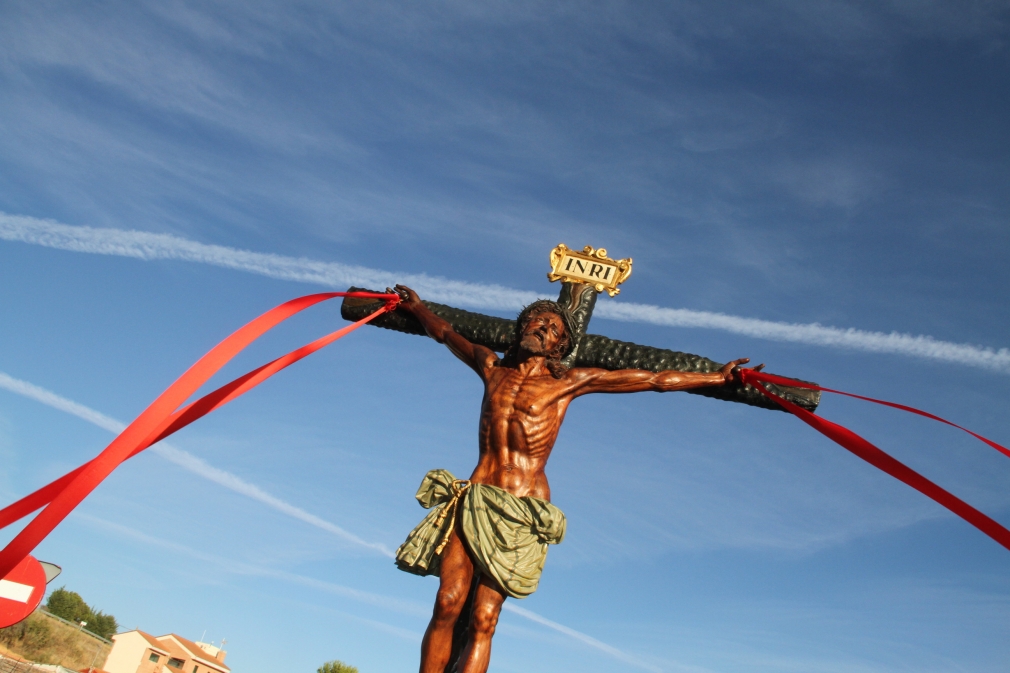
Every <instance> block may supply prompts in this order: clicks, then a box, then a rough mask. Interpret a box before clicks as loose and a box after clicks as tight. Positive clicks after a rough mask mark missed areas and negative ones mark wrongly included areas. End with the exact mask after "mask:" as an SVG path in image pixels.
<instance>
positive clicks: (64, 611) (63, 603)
mask: <svg viewBox="0 0 1010 673" xmlns="http://www.w3.org/2000/svg"><path fill="white" fill-rule="evenodd" d="M46 609H47V610H49V612H51V613H52V614H54V615H56V616H57V617H63V618H64V619H66V620H67V621H68V622H75V623H79V622H88V623H89V624H90V623H91V622H90V621H89V620H88V617H91V614H92V613H91V608H90V607H88V604H87V603H85V602H84V599H83V598H81V595H80V594H79V593H77V592H76V591H67V588H66V587H65V586H64V587H60V588H59V589H57V590H56V591H54V592H53V593H51V594H49V599H48V600H47V601H46Z"/></svg>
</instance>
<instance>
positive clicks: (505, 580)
mask: <svg viewBox="0 0 1010 673" xmlns="http://www.w3.org/2000/svg"><path fill="white" fill-rule="evenodd" d="M416 497H417V501H418V502H419V503H421V506H422V507H424V508H425V509H430V510H431V511H430V512H428V515H427V516H425V517H424V519H423V520H422V521H421V523H419V524H417V527H416V528H414V530H412V531H410V534H409V535H408V536H407V539H406V541H405V542H404V543H403V544H402V545H400V548H399V549H397V550H396V565H397V567H398V568H399V569H400V570H403V571H405V572H408V573H414V574H415V575H438V574H439V569H440V566H441V554H442V550H443V548H444V547H445V544H446V543H447V542H448V540H449V534H450V533H451V532H452V527H453V521H454V520H455V518H456V517H455V509H456V508H457V507H462V508H463V515H462V517H461V519H462V526H463V530H462V534H461V537H462V538H463V539H464V540H466V544H467V546H468V547H469V548H470V552H471V554H470V557H471V558H472V559H473V560H474V562H475V563H476V565H477V569H478V570H480V572H482V573H484V574H485V575H487V576H488V577H490V578H492V579H493V580H495V581H496V582H497V583H498V585H499V586H500V587H501V588H502V589H503V590H504V591H505V593H507V594H508V595H509V596H512V597H513V598H525V597H526V596H529V595H530V594H531V593H533V592H534V591H536V590H537V583H539V582H540V573H541V572H543V569H544V560H545V559H546V558H547V545H549V544H558V543H559V542H561V541H562V540H563V539H564V537H565V515H564V514H563V513H562V512H561V510H560V509H558V508H557V507H555V506H554V505H552V504H551V503H549V502H548V501H546V500H542V499H540V498H534V497H533V496H526V497H524V498H518V497H516V496H514V495H512V494H511V493H509V492H508V491H506V490H504V489H501V488H498V487H497V486H489V485H488V484H471V483H470V482H468V481H459V480H457V479H456V478H455V477H453V476H452V474H451V473H450V472H449V471H448V470H432V471H431V472H429V473H428V474H426V475H425V476H424V480H423V481H422V482H421V486H420V488H418V489H417V495H416Z"/></svg>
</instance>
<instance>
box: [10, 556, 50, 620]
mask: <svg viewBox="0 0 1010 673" xmlns="http://www.w3.org/2000/svg"><path fill="white" fill-rule="evenodd" d="M45 593H46V571H45V570H43V569H42V564H41V563H39V562H38V561H36V560H35V557H34V556H26V557H24V558H23V559H21V563H19V564H17V565H16V566H14V570H12V571H10V572H9V573H8V574H7V577H4V578H3V579H2V580H0V628H4V627H7V626H11V625H12V624H17V623H18V622H20V621H21V620H22V619H24V618H25V617H27V616H28V615H30V614H31V613H32V612H33V611H34V610H35V608H37V607H38V606H39V603H41V602H42V596H43V595H44V594H45Z"/></svg>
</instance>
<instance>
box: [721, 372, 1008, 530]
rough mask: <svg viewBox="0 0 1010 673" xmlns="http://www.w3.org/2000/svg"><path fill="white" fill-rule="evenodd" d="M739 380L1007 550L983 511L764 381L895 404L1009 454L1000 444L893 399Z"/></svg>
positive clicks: (781, 380)
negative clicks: (781, 395)
mask: <svg viewBox="0 0 1010 673" xmlns="http://www.w3.org/2000/svg"><path fill="white" fill-rule="evenodd" d="M740 374H741V380H742V382H743V383H745V384H750V385H752V386H754V387H755V388H757V389H758V390H760V391H761V392H762V393H764V394H765V395H766V396H767V397H768V398H770V399H772V400H774V401H775V402H778V403H779V404H780V405H781V406H782V407H783V408H784V409H785V410H786V411H789V412H791V413H792V414H793V415H794V416H797V417H798V418H799V419H800V420H801V421H803V422H804V423H806V424H807V425H809V426H810V427H812V428H814V429H815V430H817V431H818V432H820V433H821V434H823V435H824V436H826V437H828V438H829V439H831V440H833V441H834V442H836V443H838V444H840V445H841V446H842V447H843V448H845V449H847V450H849V451H851V452H852V453H854V454H855V455H857V456H859V457H860V458H862V459H863V460H865V461H866V462H868V463H869V464H870V465H873V466H874V467H876V468H878V469H880V470H883V471H884V472H886V473H887V474H889V475H891V476H892V477H894V478H895V479H897V480H899V481H902V482H904V483H906V484H908V485H909V486H911V487H912V488H914V489H915V490H917V491H919V492H920V493H922V494H923V495H925V496H926V497H927V498H930V499H932V500H934V501H935V502H937V503H939V504H940V505H943V506H944V507H946V508H947V509H949V510H950V511H951V512H953V513H954V514H957V515H958V516H959V517H961V518H962V519H964V520H965V521H967V522H968V523H970V524H971V525H973V526H975V527H976V528H978V529H979V530H980V531H982V532H983V533H985V534H986V535H988V536H989V537H991V538H992V539H993V540H995V541H996V542H998V543H999V544H1001V545H1003V546H1004V547H1006V548H1007V549H1010V530H1007V529H1006V528H1004V527H1003V526H1001V525H1000V524H999V523H997V522H996V521H994V520H992V519H991V518H989V517H988V516H986V515H985V514H983V513H982V512H980V511H978V510H977V509H975V508H974V507H972V506H971V505H969V504H968V503H966V502H964V501H963V500H961V499H960V498H958V497H957V496H955V495H954V494H952V493H950V492H949V491H946V490H944V489H943V488H941V487H939V486H938V485H936V484H934V483H933V482H932V481H930V480H929V479H927V478H926V477H924V476H922V475H921V474H919V473H918V472H916V471H915V470H913V469H912V468H910V467H908V466H907V465H905V464H904V463H902V462H900V461H898V460H896V459H895V458H893V457H891V456H890V455H888V454H886V453H884V452H883V451H881V450H880V449H879V448H878V447H876V446H874V445H873V444H871V443H870V442H868V441H867V440H865V439H864V438H862V437H860V436H859V435H857V434H856V433H854V432H852V431H851V430H849V429H848V428H845V427H842V426H841V425H838V424H837V423H832V422H831V421H829V420H826V419H823V418H821V417H820V416H817V415H815V414H813V413H811V412H809V411H807V410H806V409H804V408H803V407H801V406H798V405H796V404H793V403H792V402H790V401H789V400H786V399H784V398H782V397H780V396H778V395H776V394H775V393H773V392H771V391H769V390H768V389H767V388H766V387H765V386H764V385H763V384H764V383H774V384H777V385H782V386H790V387H793V388H808V389H810V390H821V391H824V392H829V393H836V394H838V395H846V396H848V397H855V398H857V399H861V400H866V401H868V402H873V403H875V404H883V405H885V406H888V407H894V408H895V409H901V410H902V411H908V412H910V413H913V414H918V415H920V416H925V417H926V418H932V419H933V420H936V421H939V422H941V423H946V424H947V425H950V426H953V427H955V428H958V429H960V430H964V431H965V432H967V433H968V434H970V435H972V436H974V437H977V438H978V439H980V440H982V441H983V442H985V443H986V444H988V445H989V446H991V447H993V448H995V449H996V450H998V451H1001V452H1002V453H1004V454H1007V455H1010V451H1008V450H1007V449H1006V448H1004V447H1003V446H1000V445H999V444H997V443H996V442H993V441H991V440H988V439H986V438H985V437H983V436H981V435H978V434H976V433H974V432H972V431H971V430H967V429H965V428H962V427H961V426H960V425H956V424H954V423H951V422H950V421H948V420H945V419H943V418H940V417H939V416H934V415H933V414H930V413H928V412H925V411H921V410H919V409H916V408H914V407H906V406H905V405H903V404H895V403H893V402H885V401H883V400H877V399H874V398H872V397H863V396H862V395H853V394H851V393H845V392H841V391H839V390H832V389H830V388H822V387H821V386H818V385H815V384H813V383H806V382H804V381H795V380H793V379H787V378H785V377H782V376H775V375H773V374H765V373H763V372H756V371H754V370H753V369H741V370H740Z"/></svg>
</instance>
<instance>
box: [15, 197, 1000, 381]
mask: <svg viewBox="0 0 1010 673" xmlns="http://www.w3.org/2000/svg"><path fill="white" fill-rule="evenodd" d="M0 239H3V240H7V241H18V242H22V243H28V244H32V245H41V246H45V247H49V248H56V249H59V250H69V251H74V252H84V253H90V254H98V255H115V256H120V257H132V258H134V259H141V260H154V259H177V260H181V261H188V262H199V263H202V264H211V265H213V266H219V267H225V268H229V269H235V270H238V271H246V272H249V273H255V274H259V275H262V276H268V277H270V278H277V279H280V280H291V281H297V282H302V283H312V284H317V285H323V286H325V287H330V288H340V289H343V288H346V287H348V286H350V285H360V286H366V287H372V288H383V287H386V286H388V285H392V284H394V283H405V284H408V285H411V286H413V287H414V288H415V289H416V290H417V291H418V292H419V293H420V294H422V295H423V296H424V297H425V298H428V299H431V300H433V301H438V302H445V303H449V304H453V305H456V306H465V307H469V308H479V309H491V310H517V309H518V308H520V307H521V306H523V305H524V304H527V303H529V302H530V301H532V300H533V299H536V298H537V295H536V293H534V292H527V291H522V290H515V289H512V288H507V287H503V286H501V285H490V284H483V283H468V282H464V281H457V280H450V279H446V278H440V277H436V276H428V275H425V274H406V273H396V272H392V271H383V270H380V269H371V268H367V267H362V266H353V265H348V264H340V263H336V262H321V261H318V260H313V259H308V258H304V257H286V256H283V255H275V254H270V253H260V252H251V251H248V250H238V249H235V248H229V247H225V246H220V245H208V244H205V243H198V242H196V241H191V240H188V239H185V238H180V237H178V236H172V235H169V234H153V233H148V232H141V231H125V230H121V229H98V228H92V227H79V226H70V225H66V224H61V223H59V222H54V221H52V220H41V219H37V218H33V217H24V216H18V215H8V214H4V213H0ZM595 314H596V315H597V316H598V317H601V318H609V319H611V320H622V321H627V322H642V323H648V324H652V325H662V326H667V327H695V328H704V329H717V330H723V331H727V332H732V333H734V334H740V335H743V336H749V337H754V338H758V339H768V340H771V341H786V342H793V343H803V344H810V345H816V346H828V347H835V348H849V349H853V350H861V351H868V352H872V353H891V354H895V355H906V356H914V357H920V358H926V359H930V360H936V361H940V362H949V363H956V364H961V365H969V366H972V367H979V368H982V369H988V370H991V371H998V372H1002V373H1010V349H1007V348H1000V349H999V350H996V349H992V348H985V347H981V346H975V345H971V344H958V343H952V342H949V341H941V340H939V339H934V338H933V337H931V336H923V335H912V334H901V333H898V332H890V333H887V332H871V331H866V330H860V329H854V328H840V327H830V326H824V325H820V324H817V323H785V322H773V321H770V320H760V319H757V318H747V317H742V316H734V315H727V314H724V313H713V312H709V311H692V310H688V309H672V308H664V307H661V306H652V305H649V304H636V303H626V302H608V303H606V304H601V305H599V306H598V307H597V308H596V312H595Z"/></svg>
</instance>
